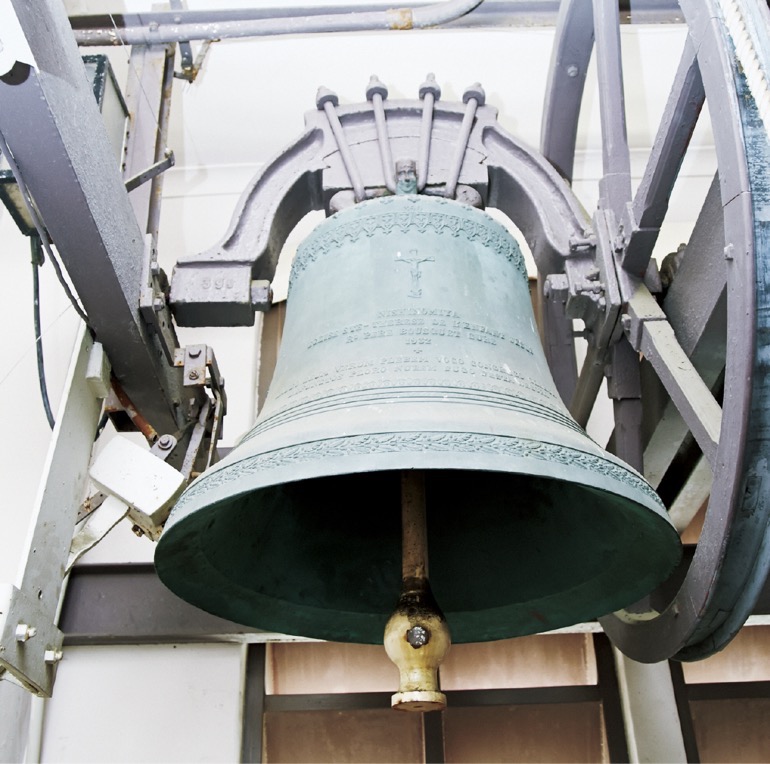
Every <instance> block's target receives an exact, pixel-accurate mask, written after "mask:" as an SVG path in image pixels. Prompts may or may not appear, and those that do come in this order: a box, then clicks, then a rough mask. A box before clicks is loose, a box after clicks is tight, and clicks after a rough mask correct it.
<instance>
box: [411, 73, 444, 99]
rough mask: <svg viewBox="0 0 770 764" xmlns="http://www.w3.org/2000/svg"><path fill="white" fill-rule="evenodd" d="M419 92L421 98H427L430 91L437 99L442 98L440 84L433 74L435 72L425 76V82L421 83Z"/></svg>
mask: <svg viewBox="0 0 770 764" xmlns="http://www.w3.org/2000/svg"><path fill="white" fill-rule="evenodd" d="M417 92H418V93H419V95H420V98H425V96H426V95H427V94H428V93H430V94H431V95H432V96H433V99H434V100H436V101H438V99H439V98H441V88H440V87H439V86H438V83H437V82H436V75H435V74H433V72H431V73H430V74H428V76H427V77H426V78H425V82H423V83H422V85H420V89H419V90H418V91H417Z"/></svg>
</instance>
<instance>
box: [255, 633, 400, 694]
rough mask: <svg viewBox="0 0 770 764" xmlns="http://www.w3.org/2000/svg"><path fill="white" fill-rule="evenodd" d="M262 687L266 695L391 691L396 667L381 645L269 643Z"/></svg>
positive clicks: (395, 683) (396, 678) (396, 680)
mask: <svg viewBox="0 0 770 764" xmlns="http://www.w3.org/2000/svg"><path fill="white" fill-rule="evenodd" d="M265 687H266V689H267V693H268V695H299V694H307V693H321V694H326V693H333V692H395V691H396V690H397V689H398V669H397V668H396V667H395V666H394V665H393V664H392V663H391V662H390V659H389V658H388V656H387V655H386V654H385V649H384V648H383V647H382V645H356V644H342V643H339V642H306V643H294V644H291V643H289V644H270V645H268V647H267V667H266V676H265Z"/></svg>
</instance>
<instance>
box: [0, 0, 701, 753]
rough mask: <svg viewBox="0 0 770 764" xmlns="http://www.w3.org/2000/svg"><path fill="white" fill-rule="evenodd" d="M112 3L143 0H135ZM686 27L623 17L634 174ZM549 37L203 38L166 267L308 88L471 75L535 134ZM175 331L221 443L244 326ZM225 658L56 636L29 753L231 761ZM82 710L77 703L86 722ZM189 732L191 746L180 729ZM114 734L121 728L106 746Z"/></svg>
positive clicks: (215, 227) (234, 706) (10, 413)
mask: <svg viewBox="0 0 770 764" xmlns="http://www.w3.org/2000/svg"><path fill="white" fill-rule="evenodd" d="M74 4H75V5H77V6H79V7H80V8H81V9H85V10H95V9H98V8H99V7H102V6H104V5H106V6H107V7H111V8H112V9H113V10H115V5H114V4H110V3H96V2H84V1H83V0H81V2H79V3H74ZM243 4H244V5H253V3H248V2H244V3H243ZM306 4H309V3H307V2H306ZM125 5H126V6H128V7H129V8H133V7H142V6H145V5H149V2H147V3H144V2H138V0H137V2H135V3H134V2H132V3H126V4H125ZM206 5H210V3H208V2H193V1H192V0H191V1H190V2H189V3H188V6H189V7H191V8H196V7H203V6H206ZM228 5H230V6H233V5H236V4H235V3H228ZM684 34H685V32H684V30H683V28H682V27H681V26H676V25H672V26H658V27H649V28H642V27H624V28H623V47H624V52H625V54H626V59H627V67H628V68H627V70H626V100H627V106H628V111H629V138H630V142H631V145H632V160H633V167H634V172H635V175H636V180H637V181H638V178H639V176H640V175H641V172H642V169H643V164H644V161H645V156H646V150H647V149H648V147H649V146H650V145H651V142H652V138H653V136H654V130H655V125H656V123H657V119H658V117H659V115H660V113H661V112H662V109H663V105H664V103H665V97H666V94H667V90H668V83H670V81H671V80H672V78H673V74H674V71H675V69H676V65H677V62H678V58H679V54H680V51H681V47H682V44H683V41H684ZM552 38H553V31H552V30H551V29H547V28H528V29H515V30H514V29H507V30H498V31H486V32H483V31H477V30H474V31H432V32H408V33H377V34H375V33H368V34H355V35H349V36H346V37H344V38H340V37H328V36H316V37H297V36H295V37H288V38H266V39H261V40H257V41H238V42H228V43H218V44H215V45H214V46H213V47H212V49H211V51H210V53H209V56H208V58H207V60H206V63H205V66H204V71H203V74H202V75H201V76H200V77H199V80H198V81H197V82H196V83H194V84H192V85H189V84H185V83H181V82H177V83H176V85H175V96H174V104H173V111H172V129H171V137H170V146H171V148H173V149H174V151H175V154H176V157H177V167H176V168H175V169H173V170H171V171H169V172H168V174H167V178H166V186H165V200H164V211H163V218H162V223H161V226H162V227H161V239H160V251H161V259H162V262H163V263H164V264H165V266H166V267H167V269H169V270H170V267H171V265H172V264H173V262H174V261H175V260H176V258H177V257H179V256H180V255H182V254H189V253H193V252H196V251H199V250H201V249H204V248H206V247H208V246H210V245H211V244H213V243H214V242H215V241H216V240H217V239H218V238H219V237H220V236H221V235H222V234H223V233H224V231H225V229H226V227H227V224H228V221H229V218H230V215H231V213H232V210H233V208H234V206H235V203H236V201H237V198H238V195H239V194H240V192H241V190H242V188H243V187H244V185H245V184H246V182H247V181H248V179H249V178H250V177H251V175H252V174H253V173H254V172H255V171H256V170H257V169H258V167H259V166H260V165H261V164H262V163H263V162H264V161H266V160H267V159H268V158H269V157H270V156H271V155H273V154H274V153H276V152H277V151H278V150H279V149H280V148H281V147H282V146H283V145H284V144H285V143H286V142H287V141H288V140H289V139H290V138H291V137H293V136H294V135H296V134H298V133H299V132H300V130H301V129H302V124H303V122H302V114H303V112H304V111H306V110H308V109H313V108H314V98H315V91H316V88H317V87H318V86H319V85H321V84H324V85H327V86H328V87H331V88H332V89H334V90H336V91H337V92H338V93H339V95H340V100H341V102H343V103H345V102H356V101H359V100H363V98H364V90H365V87H366V83H367V80H368V76H369V74H371V73H377V74H378V75H379V76H380V78H381V79H382V80H383V81H384V82H385V83H387V84H388V86H389V87H390V94H391V97H408V98H411V97H416V93H417V88H418V86H419V84H420V83H421V82H422V80H423V79H424V76H425V74H426V73H427V72H429V71H434V72H435V73H436V75H437V78H438V81H439V83H440V84H441V86H442V89H443V98H444V99H447V100H450V99H459V98H460V96H461V94H462V92H463V90H464V88H465V87H466V86H468V85H470V84H471V83H473V82H475V81H476V80H478V81H481V82H482V84H483V85H484V86H485V88H486V92H487V102H488V103H490V104H493V105H495V106H497V107H498V108H499V110H500V120H501V122H502V124H503V125H504V126H505V127H506V128H507V129H508V130H510V131H511V132H513V133H515V134H516V135H517V136H518V137H520V138H522V139H523V140H525V141H526V142H528V143H530V144H532V145H537V144H538V142H539V137H538V136H539V130H540V119H541V110H542V101H543V93H544V88H545V80H546V73H547V69H548V62H549V56H550V46H551V41H552ZM110 53H111V55H112V57H113V59H114V61H115V67H116V69H117V70H118V71H120V72H122V73H123V74H125V71H126V54H125V51H123V50H120V49H117V50H112V51H110ZM586 105H587V108H586V110H585V113H584V114H583V117H582V118H581V130H580V137H579V142H578V148H579V157H578V162H577V166H576V175H577V180H576V182H575V189H576V191H577V192H578V194H579V195H580V197H581V199H583V201H584V205H585V207H586V209H588V210H591V209H593V207H594V206H595V202H596V196H597V193H596V189H597V186H596V182H597V180H598V177H599V175H600V172H601V162H600V149H601V139H600V135H599V132H598V98H597V95H596V92H595V89H592V88H589V90H588V92H587V96H586ZM695 143H696V145H697V151H696V156H695V159H694V160H693V161H689V162H688V164H687V165H686V166H685V170H684V174H685V175H686V178H685V180H684V182H683V183H681V184H680V186H681V187H679V188H678V189H677V199H676V204H675V206H674V208H673V209H672V213H671V216H670V218H671V219H670V222H669V223H668V224H667V227H666V229H665V230H664V232H663V235H662V237H661V242H660V244H659V246H658V248H657V250H656V252H657V253H658V254H666V253H667V252H670V251H672V250H674V249H676V246H677V245H678V244H679V242H680V241H684V240H686V238H687V231H688V230H689V229H688V227H687V225H688V223H689V222H690V221H692V220H693V218H694V216H695V214H697V209H698V206H699V199H702V197H703V195H704V194H705V188H706V187H707V185H708V182H709V181H710V179H711V177H712V176H713V172H714V163H713V157H712V152H711V147H710V134H709V132H708V130H700V129H699V130H698V132H697V134H696V138H695ZM0 242H2V244H3V247H2V255H1V256H2V259H3V266H4V274H5V278H4V279H3V281H2V284H0V315H1V316H2V319H3V325H4V326H5V336H4V342H3V346H4V348H5V352H4V354H3V356H4V360H5V364H4V365H3V368H2V371H0V393H2V395H1V396H0V401H1V403H0V405H1V406H2V410H3V422H4V425H5V434H6V437H4V438H3V439H2V440H1V441H0V442H1V443H2V445H0V449H2V450H1V451H0V465H2V466H0V470H2V473H0V479H1V480H2V485H3V488H4V492H3V496H4V505H5V506H4V508H3V525H2V532H0V581H9V580H14V579H15V578H16V575H17V568H18V565H19V563H20V561H21V560H20V556H21V549H22V546H23V540H24V537H25V534H26V531H27V525H28V519H29V515H30V511H31V507H32V504H33V500H34V495H35V492H36V489H37V482H38V479H39V475H40V470H41V468H42V464H43V461H44V458H45V451H46V448H47V445H48V440H49V430H48V427H47V424H46V422H45V418H44V416H43V412H42V407H41V404H40V401H39V393H38V390H37V376H36V371H35V357H34V337H33V332H32V318H31V315H32V314H31V296H30V293H31V279H30V266H29V265H28V261H29V257H28V253H27V252H28V250H27V242H26V241H25V240H23V239H22V238H21V237H20V236H19V235H18V234H17V233H16V232H15V230H14V225H13V223H12V221H11V220H10V218H9V216H8V215H7V214H6V213H5V212H0ZM42 279H43V293H42V298H41V300H42V304H43V341H44V346H45V353H46V370H47V376H48V382H49V389H50V391H51V397H52V402H53V405H54V408H56V405H57V403H58V400H59V397H60V393H61V384H62V380H63V379H64V375H65V373H66V367H67V362H68V356H69V353H70V351H71V348H72V343H73V339H74V335H75V330H76V325H77V320H76V318H75V316H74V313H73V311H72V309H71V308H69V307H68V303H67V301H66V298H64V297H63V295H62V293H61V290H60V288H59V287H58V284H56V283H55V280H54V279H53V277H52V271H51V267H50V265H46V266H45V267H44V268H43V271H42ZM180 338H181V340H182V343H183V344H184V343H189V342H207V343H209V344H211V345H212V346H213V347H214V348H215V350H216V353H217V357H218V359H219V362H220V365H221V367H222V369H223V372H224V375H225V377H226V380H227V389H228V396H229V402H230V414H229V415H228V417H227V420H226V423H225V440H224V444H225V445H231V444H232V443H233V442H234V440H235V438H236V437H237V435H238V434H239V433H240V432H242V431H243V430H245V429H246V428H247V427H248V426H250V424H251V421H252V418H253V413H254V406H253V398H254V378H255V377H254V374H255V365H256V359H257V354H256V338H257V334H256V331H255V330H254V329H231V330H222V329H219V330H184V331H180ZM602 411H603V413H602V414H601V415H600V417H599V420H598V421H594V422H593V423H592V426H593V432H594V434H595V436H596V437H597V439H599V440H602V439H603V438H604V437H605V436H606V433H607V431H608V428H609V426H610V424H609V420H608V417H607V413H606V412H607V411H608V407H607V406H606V405H605V406H604V407H603V408H602ZM151 555H152V545H151V544H150V542H148V541H146V540H144V539H141V540H138V539H136V538H135V537H134V536H133V535H132V534H131V533H130V532H129V530H128V528H127V527H126V528H120V529H118V530H117V531H116V532H115V533H114V535H113V537H112V538H110V539H109V540H108V541H107V542H105V543H104V545H103V546H102V547H100V548H97V549H96V550H94V552H92V553H91V554H90V555H89V557H88V558H87V561H88V560H90V561H91V562H94V561H126V560H149V559H151ZM239 661H240V651H239V648H236V647H232V646H216V647H213V646H206V647H192V646H188V647H184V648H181V647H179V648H176V649H174V648H172V647H170V646H167V647H146V646H145V647H131V648H129V647H110V648H107V647H104V648H98V649H96V648H78V649H69V650H68V651H67V654H66V657H65V659H64V661H63V663H62V665H61V669H60V678H59V682H58V686H57V691H56V696H55V698H54V700H53V701H52V702H51V703H49V704H48V710H47V712H46V721H45V731H44V732H45V734H44V741H43V758H44V760H47V761H65V760H80V761H87V760H93V761H96V760H100V759H101V760H129V759H130V760H134V761H160V760H169V761H171V760H199V761H204V760H233V759H234V758H235V757H237V745H236V744H235V742H234V740H235V737H236V736H237V713H238V704H239V689H238V688H239V680H238V678H237V677H238V676H239V671H240V669H239V668H238V666H239ZM129 707H130V708H131V709H133V710H131V711H129V710H127V709H129ZM204 711H205V712H206V713H204ZM84 714H86V715H88V714H91V715H93V716H92V717H91V718H90V719H85V718H84ZM157 725H166V726H157ZM200 725H208V726H205V727H201V726H200ZM142 730H145V732H142ZM146 730H151V732H149V733H148V732H147V731H146ZM164 730H165V732H164ZM184 730H188V731H190V730H192V731H194V735H193V737H192V738H185V737H184V734H185V733H184ZM204 730H205V731H206V734H205V735H204V734H203V731H204ZM198 735H200V737H197V736H198ZM204 738H205V743H203V742H201V743H200V745H198V744H194V742H193V741H195V740H204ZM117 741H122V742H121V743H120V746H118V745H117Z"/></svg>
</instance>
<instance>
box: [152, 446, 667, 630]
mask: <svg viewBox="0 0 770 764" xmlns="http://www.w3.org/2000/svg"><path fill="white" fill-rule="evenodd" d="M418 456H419V455H413V456H412V461H415V457H418ZM425 479H426V496H427V500H426V501H427V524H428V549H429V554H430V580H431V585H432V588H433V591H434V593H435V596H436V599H437V600H438V601H439V602H440V603H441V607H442V610H443V611H444V613H445V615H446V619H447V623H448V625H449V628H450V631H451V633H452V639H453V642H456V643H458V642H459V643H462V642H479V641H489V640H496V639H504V638H508V637H515V636H521V635H525V634H532V633H537V632H543V631H549V630H551V629H556V628H560V627H565V626H569V625H571V624H574V623H578V622H582V621H587V620H592V619H595V618H597V617H599V616H601V615H604V614H606V613H609V612H612V611H615V610H618V609H620V608H622V607H625V606H627V605H629V604H631V603H632V602H635V601H637V600H638V599H640V598H641V597H642V596H644V595H645V594H647V593H648V592H649V591H650V590H651V589H653V588H654V587H655V586H656V585H657V584H659V583H660V582H661V581H663V580H664V579H665V578H666V577H667V576H668V575H669V573H670V572H671V571H672V570H673V569H674V567H675V566H676V565H677V563H678V561H679V557H680V551H681V546H680V543H679V538H678V535H677V533H676V531H675V530H674V528H673V526H671V524H670V523H669V522H668V520H667V518H666V517H665V515H664V514H663V513H662V512H661V511H660V510H656V509H655V508H653V507H651V506H648V505H647V504H648V503H647V502H646V501H640V500H634V499H632V498H629V497H628V496H623V495H620V494H619V493H615V492H611V491H610V490H607V489H606V488H597V487H593V486H590V485H586V484H583V483H581V482H576V481H575V480H574V479H573V480H563V479H559V478H555V477H553V476H548V475H532V474H516V473H509V472H502V471H500V472H490V471H479V470H473V469H430V468H428V469H427V470H426V474H425ZM156 568H157V571H158V574H159V576H160V578H161V580H162V581H163V582H164V583H165V584H166V586H168V587H169V588H170V589H171V590H172V591H174V592H175V593H176V594H178V595H179V596H180V597H182V598H183V599H185V600H187V601H189V602H191V603H192V604H194V605H196V606H198V607H200V608H202V609H204V610H207V611H208V612H211V613H214V614H216V615H218V616H221V617H224V618H227V619H229V620H232V621H235V622H237V623H241V624H245V625H248V626H252V627H255V628H259V629H262V630H266V631H274V632H278V633H282V634H289V635H295V636H307V637H313V638H318V639H327V640H333V641H343V642H348V641H351V642H365V643H372V644H376V643H381V642H382V634H383V629H384V626H385V624H386V622H387V620H388V618H389V616H390V613H391V612H392V610H393V607H394V605H395V602H396V600H397V599H398V594H399V591H400V578H401V518H400V477H399V472H398V471H397V470H383V471H377V472H361V473H352V474H340V475H325V476H322V477H310V478H306V479H303V480H297V481H295V482H288V483H285V482H284V483H280V484H276V485H268V486H263V487H260V488H256V489H254V490H249V491H247V492H245V493H239V494H237V495H231V496H229V497H227V498H220V499H219V500H217V501H214V502H213V503H209V504H207V505H205V506H202V507H201V508H197V509H193V510H192V511H189V512H187V513H186V514H183V516H182V517H178V518H177V519H176V520H175V522H174V523H173V524H171V525H170V527H169V528H168V529H167V531H166V532H165V533H164V535H163V536H162V538H161V541H160V543H159V545H158V549H157V554H156Z"/></svg>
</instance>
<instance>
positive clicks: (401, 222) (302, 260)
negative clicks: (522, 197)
mask: <svg viewBox="0 0 770 764" xmlns="http://www.w3.org/2000/svg"><path fill="white" fill-rule="evenodd" d="M395 200H396V197H389V198H386V199H376V200H372V202H370V204H372V205H375V204H376V205H377V211H376V212H374V213H373V214H371V215H366V216H364V215H361V214H360V212H359V210H360V209H361V207H355V208H354V210H355V211H356V212H357V213H358V215H357V217H356V219H354V220H351V221H347V222H343V220H342V219H340V218H337V219H336V221H335V224H334V225H330V224H328V221H327V223H322V224H321V227H319V229H317V231H316V232H314V233H312V234H311V235H310V237H309V238H308V239H306V240H305V241H304V242H303V243H302V244H301V245H300V246H299V248H298V249H297V254H296V256H295V258H294V262H293V263H292V266H291V277H290V279H289V289H291V288H292V286H293V284H294V279H295V278H296V277H297V276H298V275H299V274H300V273H302V272H303V271H304V270H305V269H306V268H307V267H308V265H310V264H311V263H313V262H315V261H316V260H317V259H318V257H319V256H323V255H326V254H327V253H328V252H329V251H331V250H336V249H339V248H340V247H341V246H342V245H343V244H344V243H345V242H346V241H349V242H350V243H355V242H356V241H358V240H359V239H360V238H361V237H362V236H366V237H367V238H371V237H372V236H374V235H375V234H376V233H378V232H381V233H383V234H385V235H387V234H389V233H391V232H392V231H393V230H397V231H399V232H401V233H409V232H410V231H417V232H418V233H425V232H426V231H427V230H428V229H429V228H431V229H433V232H434V233H437V234H450V235H451V236H453V237H455V238H457V237H459V236H463V237H465V239H467V240H468V241H469V242H480V243H481V244H482V245H483V246H485V247H486V248H487V249H490V250H492V251H493V252H496V253H497V254H498V255H500V256H502V257H504V258H505V259H506V260H507V261H508V262H510V263H513V265H514V267H515V268H516V270H517V271H518V272H519V273H520V274H521V276H523V277H524V278H525V279H526V278H527V266H526V264H525V263H524V257H523V256H522V254H521V250H520V249H519V246H518V244H517V243H516V241H515V240H514V239H513V238H512V237H511V235H510V234H509V233H508V232H507V231H506V230H505V229H504V228H503V227H502V226H501V225H500V224H499V223H497V222H496V221H494V220H492V219H491V218H488V219H487V220H483V221H476V220H471V219H469V218H466V217H464V216H462V215H459V214H454V213H452V212H451V211H449V212H426V211H424V210H423V209H421V208H420V207H414V208H412V209H409V207H406V211H404V212H395V211H394V212H383V211H382V210H381V209H380V207H382V206H383V205H386V204H392V203H393V202H395ZM418 200H420V197H409V198H408V201H409V202H412V203H413V204H416V203H417V202H418ZM428 204H430V205H431V206H439V205H441V204H443V205H447V206H448V202H447V201H446V200H441V199H436V200H434V199H431V200H430V202H428ZM366 206H367V203H366V202H364V203H363V205H362V207H363V208H365V207H366ZM397 206H403V207H405V206H406V204H404V203H397ZM422 206H424V205H422ZM469 209H471V208H469ZM339 214H340V215H344V214H345V213H344V212H343V213H339ZM478 214H483V213H478ZM329 220H332V219H331V218H330V219H329ZM495 228H498V229H499V230H494V229H495Z"/></svg>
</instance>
